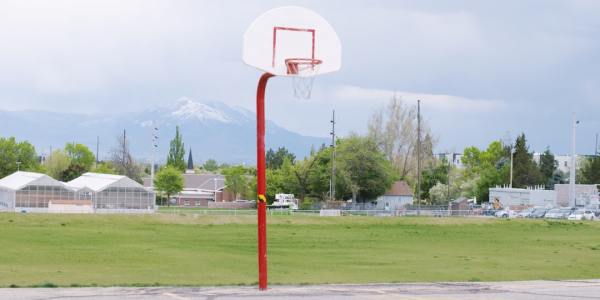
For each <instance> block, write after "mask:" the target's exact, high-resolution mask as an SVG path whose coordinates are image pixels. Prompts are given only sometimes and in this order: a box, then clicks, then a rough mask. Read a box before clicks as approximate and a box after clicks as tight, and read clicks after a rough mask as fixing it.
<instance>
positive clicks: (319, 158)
mask: <svg viewBox="0 0 600 300" xmlns="http://www.w3.org/2000/svg"><path fill="white" fill-rule="evenodd" d="M332 154H333V148H331V147H326V148H322V149H320V150H319V151H318V152H317V153H315V155H314V165H313V167H312V168H311V170H310V172H309V175H308V176H309V178H308V185H309V194H310V196H312V197H314V198H318V199H321V200H326V199H329V197H330V195H329V187H330V182H331V167H332V165H331V159H332ZM336 173H337V172H336ZM338 177H339V173H338V175H337V176H336V182H338V180H337V179H338ZM341 180H342V179H340V182H342V181H341Z"/></svg>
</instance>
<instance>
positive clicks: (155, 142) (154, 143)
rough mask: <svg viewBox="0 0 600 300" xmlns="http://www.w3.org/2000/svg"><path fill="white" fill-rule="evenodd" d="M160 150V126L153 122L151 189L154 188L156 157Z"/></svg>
mask: <svg viewBox="0 0 600 300" xmlns="http://www.w3.org/2000/svg"><path fill="white" fill-rule="evenodd" d="M157 148H158V125H156V122H152V157H151V160H150V163H151V164H152V165H151V166H150V188H154V157H155V152H156V150H157Z"/></svg>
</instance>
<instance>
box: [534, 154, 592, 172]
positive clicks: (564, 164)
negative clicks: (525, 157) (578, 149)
mask: <svg viewBox="0 0 600 300" xmlns="http://www.w3.org/2000/svg"><path fill="white" fill-rule="evenodd" d="M542 154H543V153H534V154H533V160H534V161H535V162H536V163H537V164H539V163H540V156H541V155H542ZM588 157H590V155H577V168H580V167H581V164H582V163H583V162H584V161H585V160H586V159H587V158H588ZM554 160H555V161H556V167H557V168H558V170H560V171H561V172H563V173H565V174H567V173H569V172H570V171H571V155H554Z"/></svg>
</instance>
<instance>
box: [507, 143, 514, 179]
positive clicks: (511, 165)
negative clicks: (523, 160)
mask: <svg viewBox="0 0 600 300" xmlns="http://www.w3.org/2000/svg"><path fill="white" fill-rule="evenodd" d="M514 152H515V151H514V149H513V144H512V142H511V144H510V183H509V185H508V187H509V188H511V189H512V182H513V158H514V156H515V155H514Z"/></svg>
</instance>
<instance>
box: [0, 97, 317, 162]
mask: <svg viewBox="0 0 600 300" xmlns="http://www.w3.org/2000/svg"><path fill="white" fill-rule="evenodd" d="M155 125H156V127H157V128H158V147H157V148H156V151H154V155H155V156H156V161H157V162H164V161H166V157H167V153H168V150H169V141H170V140H171V139H172V138H173V137H174V136H175V126H179V127H180V130H181V133H182V136H183V142H184V144H185V148H186V151H188V150H189V149H191V150H192V153H193V156H194V162H196V163H202V162H204V161H205V160H207V159H209V158H212V159H216V160H217V161H218V162H227V163H246V164H249V165H253V164H255V161H256V117H255V114H254V112H251V111H249V110H247V109H244V108H240V107H233V106H229V105H227V104H224V103H222V102H218V101H197V100H194V99H191V98H187V97H183V98H180V99H178V100H176V101H174V102H173V104H172V105H169V106H165V107H157V108H153V109H148V110H145V111H140V112H133V113H121V114H82V113H61V112H52V111H35V110H25V111H0V136H2V137H8V136H14V137H15V138H17V140H27V141H29V142H31V143H32V144H33V145H34V146H35V147H36V150H37V152H38V153H39V154H48V153H50V152H51V150H52V149H56V148H62V147H64V145H65V144H66V143H72V142H77V143H81V144H85V145H87V146H88V147H89V148H90V149H91V150H92V151H94V152H95V151H96V142H97V139H99V141H100V142H99V147H98V148H99V156H100V159H106V158H108V157H109V156H110V153H111V151H112V149H114V148H115V147H116V145H117V139H122V138H123V134H124V131H125V136H126V139H127V140H128V142H129V145H130V148H131V151H132V153H133V155H134V156H136V158H138V159H139V160H142V161H149V160H150V158H151V157H152V155H153V150H152V149H153V146H152V144H153V142H152V134H153V128H154V127H155ZM266 127H267V132H266V141H265V142H266V148H267V149H269V148H274V149H275V148H277V147H286V148H287V149H288V150H290V151H291V152H292V153H294V154H296V156H297V157H300V158H301V157H304V156H306V155H308V153H309V152H310V149H311V147H313V146H314V147H315V148H318V147H319V146H320V145H321V144H323V143H327V139H326V138H321V137H311V136H304V135H301V134H298V133H295V132H292V131H290V130H287V129H284V128H282V127H281V126H278V125H277V124H275V123H273V122H271V121H267V124H266ZM186 158H187V157H186Z"/></svg>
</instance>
